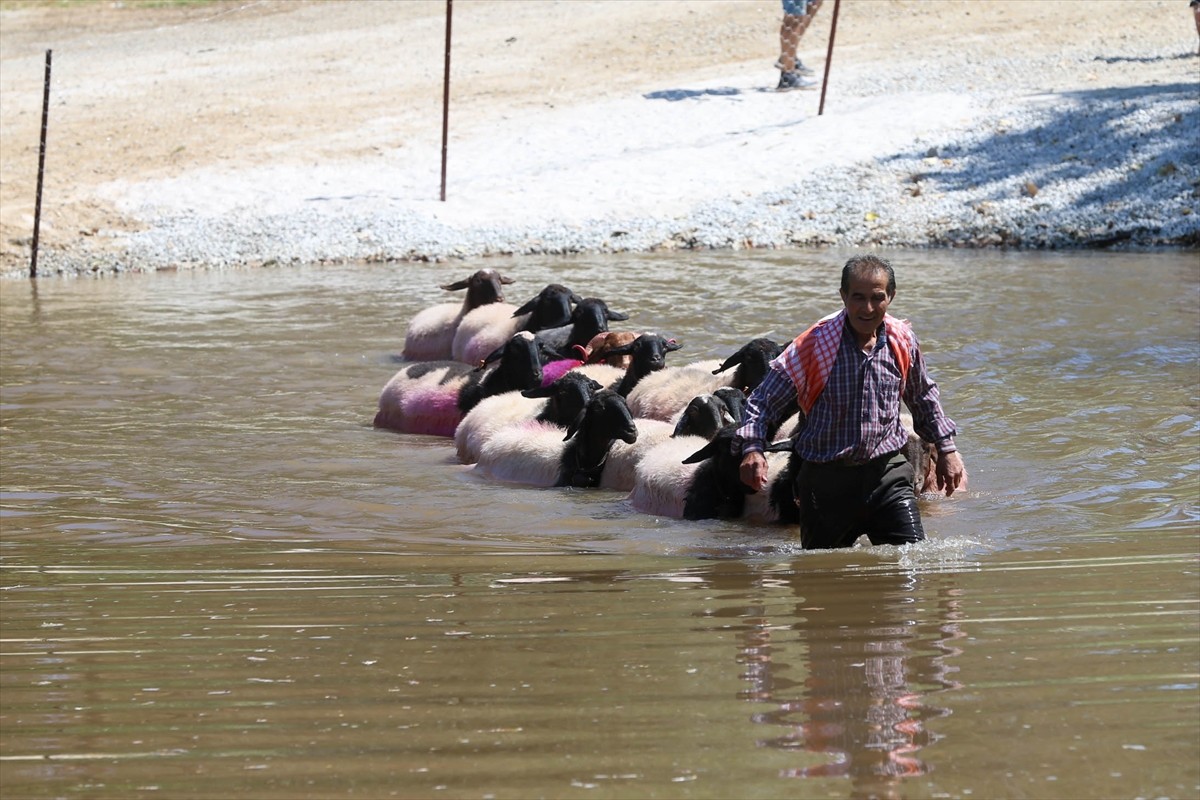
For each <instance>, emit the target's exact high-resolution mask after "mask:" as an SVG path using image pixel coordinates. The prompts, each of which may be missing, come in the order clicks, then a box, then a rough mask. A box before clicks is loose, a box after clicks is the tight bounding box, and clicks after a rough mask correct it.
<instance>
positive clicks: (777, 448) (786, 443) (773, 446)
mask: <svg viewBox="0 0 1200 800" xmlns="http://www.w3.org/2000/svg"><path fill="white" fill-rule="evenodd" d="M791 450H792V440H791V439H784V440H783V441H782V442H771V443H770V444H768V445H767V446H766V447H764V448H763V452H764V453H790V452H791Z"/></svg>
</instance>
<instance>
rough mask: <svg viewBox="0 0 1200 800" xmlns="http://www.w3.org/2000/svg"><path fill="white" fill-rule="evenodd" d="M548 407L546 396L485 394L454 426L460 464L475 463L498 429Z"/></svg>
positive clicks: (455, 446) (507, 393)
mask: <svg viewBox="0 0 1200 800" xmlns="http://www.w3.org/2000/svg"><path fill="white" fill-rule="evenodd" d="M545 407H546V400H544V399H531V398H528V397H523V396H522V395H521V393H520V392H504V393H502V394H497V395H493V396H491V397H485V398H484V399H483V400H480V401H479V404H478V405H476V406H475V407H474V408H473V409H471V410H470V411H468V412H467V413H466V415H465V416H464V417H463V418H462V421H461V422H459V423H458V427H457V428H456V429H455V430H454V450H455V453H456V454H457V456H458V461H459V463H460V464H474V463H475V462H476V461H477V460H478V459H479V451H480V450H481V449H483V445H484V444H485V443H486V442H487V441H488V440H489V439H491V438H492V436H493V435H495V433H496V431H498V430H500V429H502V428H506V427H508V426H510V425H515V424H518V423H521V422H528V421H531V420H533V419H534V418H535V417H536V416H537V415H538V414H540V413H541V412H542V409H544V408H545Z"/></svg>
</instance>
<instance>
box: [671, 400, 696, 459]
mask: <svg viewBox="0 0 1200 800" xmlns="http://www.w3.org/2000/svg"><path fill="white" fill-rule="evenodd" d="M691 421H692V420H691V418H690V416H689V415H688V413H687V411H684V412H683V416H681V417H680V418H679V422H677V423H675V430H673V431H671V438H672V439H674V438H675V437H676V436H678V435H679V434H680V433H682V432H683V429H684V428H685V427H687V424H688V423H689V422H691ZM684 463H686V462H684Z"/></svg>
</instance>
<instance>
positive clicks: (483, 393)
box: [375, 332, 544, 436]
mask: <svg viewBox="0 0 1200 800" xmlns="http://www.w3.org/2000/svg"><path fill="white" fill-rule="evenodd" d="M543 360H544V351H543V350H542V348H541V347H540V345H539V343H538V341H537V340H536V339H535V337H534V335H533V334H532V333H528V332H521V333H518V334H517V335H515V336H513V338H512V339H510V340H509V341H508V343H507V344H506V345H505V346H504V347H503V349H501V350H498V351H496V352H495V353H493V354H491V355H490V356H488V358H487V359H485V365H484V367H475V368H473V367H470V366H468V365H467V364H463V363H461V362H458V361H426V362H421V363H417V364H410V365H409V366H407V367H404V368H403V369H401V370H400V371H399V372H397V373H396V374H395V375H394V376H392V379H391V380H390V381H388V383H387V385H386V386H384V387H383V391H382V392H381V393H380V395H379V411H378V413H376V415H375V427H377V428H389V429H391V430H396V431H401V432H403V433H427V434H432V435H434V436H453V435H454V429H455V428H457V427H458V423H459V422H460V421H462V418H463V415H464V414H466V413H467V412H469V411H470V410H471V409H472V408H474V407H475V405H476V404H478V403H479V401H480V400H482V399H483V398H485V397H490V396H491V395H495V394H500V393H501V392H509V391H514V390H520V389H532V388H534V387H536V386H540V385H541V382H542V361H543ZM494 362H499V363H498V364H495V366H492V367H491V368H488V365H491V364H493V363H494Z"/></svg>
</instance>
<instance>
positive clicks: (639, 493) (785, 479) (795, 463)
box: [629, 425, 800, 524]
mask: <svg viewBox="0 0 1200 800" xmlns="http://www.w3.org/2000/svg"><path fill="white" fill-rule="evenodd" d="M736 430H737V427H736V425H729V426H726V427H725V428H722V429H721V430H720V431H718V432H717V434H716V436H714V437H713V438H712V440H711V441H705V440H704V439H702V438H701V437H698V436H679V437H676V438H674V439H672V440H670V441H669V442H665V443H663V444H661V445H659V446H658V447H656V448H654V449H652V450H651V451H650V452H649V453H648V454H647V455H646V457H645V458H643V459H642V461H641V463H640V464H639V465H638V468H637V470H636V472H635V474H634V487H633V489H632V491H631V492H630V495H629V500H630V504H631V505H632V506H633V507H634V508H635V509H637V510H638V511H641V512H642V513H645V514H653V515H655V516H667V517H673V518H676V519H693V520H694V519H739V518H745V519H752V520H755V521H760V522H780V523H784V524H799V521H800V513H799V508H798V507H797V505H796V502H795V488H794V487H795V476H796V473H797V471H798V470H799V468H800V459H799V458H798V457H797V456H796V455H795V454H793V453H792V452H791V442H788V441H784V442H777V443H772V444H770V445H768V446H767V447H766V448H765V450H766V452H765V456H766V458H767V489H766V490H765V491H763V492H754V491H752V490H751V489H750V488H749V487H747V486H746V485H745V484H744V483H742V481H741V477H740V464H741V455H740V454H737V453H734V452H733V450H732V449H731V445H732V441H733V435H734V432H735V431H736Z"/></svg>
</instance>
